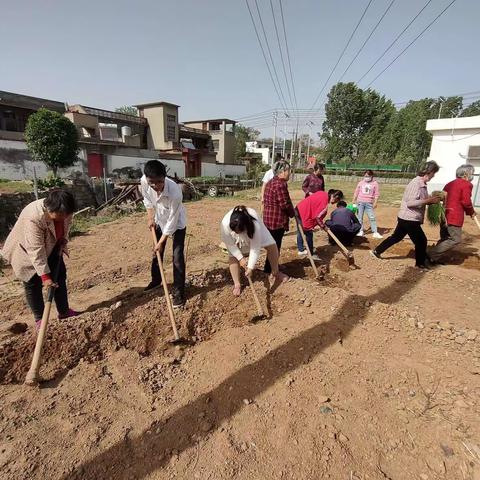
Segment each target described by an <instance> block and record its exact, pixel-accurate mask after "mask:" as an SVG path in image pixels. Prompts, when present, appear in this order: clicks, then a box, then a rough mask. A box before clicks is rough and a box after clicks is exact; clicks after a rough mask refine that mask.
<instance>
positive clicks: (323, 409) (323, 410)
mask: <svg viewBox="0 0 480 480" xmlns="http://www.w3.org/2000/svg"><path fill="white" fill-rule="evenodd" d="M320 413H323V414H325V415H330V414H331V413H333V410H332V409H331V408H330V407H327V406H326V405H323V406H322V407H320Z"/></svg>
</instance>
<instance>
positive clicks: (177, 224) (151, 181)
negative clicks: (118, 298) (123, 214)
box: [140, 160, 187, 308]
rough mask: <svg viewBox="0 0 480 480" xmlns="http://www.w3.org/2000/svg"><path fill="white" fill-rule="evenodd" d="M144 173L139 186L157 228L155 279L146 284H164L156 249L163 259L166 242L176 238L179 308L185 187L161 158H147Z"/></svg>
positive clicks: (151, 225)
mask: <svg viewBox="0 0 480 480" xmlns="http://www.w3.org/2000/svg"><path fill="white" fill-rule="evenodd" d="M143 173H144V175H143V177H142V178H141V180H140V190H141V193H142V195H143V203H144V205H145V208H146V209H147V226H148V228H149V230H153V229H154V230H155V234H156V238H157V240H158V241H157V244H156V245H155V248H154V250H155V251H154V256H153V259H152V266H151V275H152V280H151V282H150V283H149V284H148V285H147V286H146V287H145V291H148V290H152V289H153V288H156V287H159V286H160V285H161V284H162V278H161V274H160V267H159V264H158V259H157V256H156V252H159V253H160V257H161V260H162V261H163V255H164V252H165V245H166V243H167V240H168V238H169V237H171V238H172V240H173V292H172V297H173V307H174V308H180V307H182V306H183V305H184V304H185V255H184V248H185V236H186V232H187V229H186V214H185V207H184V206H183V203H182V201H183V194H182V190H181V188H180V187H179V186H178V185H177V184H176V183H175V182H174V181H173V180H170V179H169V178H167V173H166V168H165V165H164V164H163V163H161V162H159V161H158V160H150V161H149V162H147V163H146V164H145V167H144V171H143Z"/></svg>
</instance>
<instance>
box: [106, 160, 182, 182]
mask: <svg viewBox="0 0 480 480" xmlns="http://www.w3.org/2000/svg"><path fill="white" fill-rule="evenodd" d="M105 157H106V161H107V168H108V172H109V173H112V171H113V170H115V169H117V168H124V167H132V168H140V169H141V170H142V172H143V167H144V165H145V164H146V163H147V162H148V161H149V160H156V159H157V157H156V156H155V157H152V158H148V157H147V158H145V157H131V156H127V155H106V156H105ZM158 160H160V161H161V162H162V163H163V164H164V165H165V166H166V167H167V174H168V175H171V176H174V175H175V173H176V174H177V175H178V176H179V177H184V176H185V164H184V163H183V160H170V159H164V158H158Z"/></svg>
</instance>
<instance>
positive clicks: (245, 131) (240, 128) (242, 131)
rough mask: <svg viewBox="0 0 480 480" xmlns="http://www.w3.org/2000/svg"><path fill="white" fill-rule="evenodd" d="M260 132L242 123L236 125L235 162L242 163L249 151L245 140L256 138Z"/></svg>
mask: <svg viewBox="0 0 480 480" xmlns="http://www.w3.org/2000/svg"><path fill="white" fill-rule="evenodd" d="M259 135H260V132H259V131H258V130H255V129H254V128H251V127H246V126H245V125H242V124H241V123H238V124H237V125H235V163H240V162H241V159H242V158H243V157H244V156H245V153H247V150H246V145H245V142H251V141H253V140H256V139H257V138H258V136H259Z"/></svg>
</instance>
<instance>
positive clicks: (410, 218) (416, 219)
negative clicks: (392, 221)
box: [370, 161, 440, 270]
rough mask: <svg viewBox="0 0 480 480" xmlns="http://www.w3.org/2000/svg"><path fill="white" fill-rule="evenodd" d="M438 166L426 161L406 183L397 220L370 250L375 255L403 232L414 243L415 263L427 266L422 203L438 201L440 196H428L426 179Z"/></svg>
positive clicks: (425, 267) (424, 268) (419, 265)
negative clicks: (390, 232)
mask: <svg viewBox="0 0 480 480" xmlns="http://www.w3.org/2000/svg"><path fill="white" fill-rule="evenodd" d="M438 170H440V167H439V166H438V165H437V163H436V162H433V161H432V162H427V163H426V164H425V166H424V168H422V169H421V170H420V171H419V172H418V173H417V176H416V177H415V178H414V179H413V180H412V181H411V182H410V183H409V184H408V185H407V188H405V192H404V194H403V198H402V204H401V205H400V211H399V212H398V223H397V226H396V228H395V231H394V232H393V234H392V235H391V236H390V237H388V238H387V239H386V240H384V241H383V242H382V243H381V244H380V245H378V247H377V248H375V249H374V250H371V252H370V253H371V254H372V255H373V256H374V257H376V258H381V256H380V255H381V254H382V253H383V252H385V251H386V250H387V249H389V248H390V247H392V246H393V245H395V244H396V243H399V242H401V241H402V240H403V239H404V238H405V236H406V235H408V236H409V237H410V240H412V242H413V243H414V245H415V266H416V267H417V268H420V269H422V270H428V266H427V265H426V260H427V237H426V236H425V233H424V232H423V229H422V223H423V220H424V217H425V207H426V206H427V205H431V204H434V203H439V202H440V197H438V196H429V195H428V191H427V182H429V181H430V180H431V179H432V178H433V177H434V176H435V174H436V173H437V172H438Z"/></svg>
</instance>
